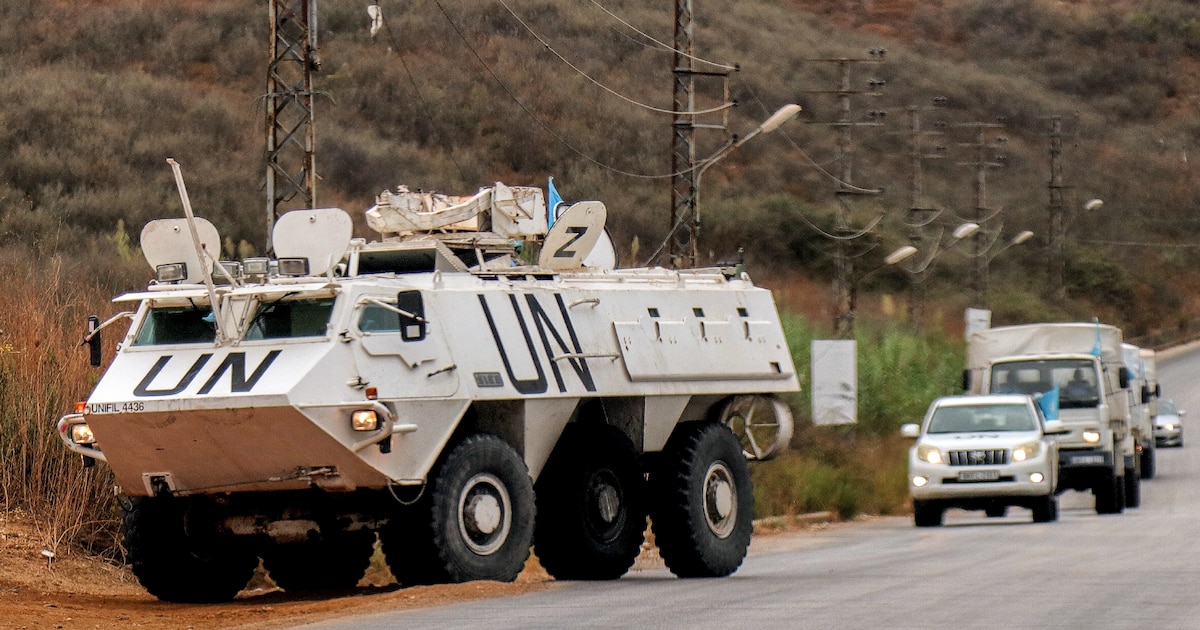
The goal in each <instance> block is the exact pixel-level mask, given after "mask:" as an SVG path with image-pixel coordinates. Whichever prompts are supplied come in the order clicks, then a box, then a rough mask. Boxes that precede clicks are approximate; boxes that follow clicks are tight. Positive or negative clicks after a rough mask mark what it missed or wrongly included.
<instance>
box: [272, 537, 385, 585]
mask: <svg viewBox="0 0 1200 630" xmlns="http://www.w3.org/2000/svg"><path fill="white" fill-rule="evenodd" d="M374 545H375V535H374V534H373V533H372V532H370V531H367V530H362V531H355V532H335V533H332V534H325V535H323V537H322V538H320V539H316V540H310V541H305V542H300V543H287V544H278V543H276V544H272V545H270V546H269V547H267V548H266V549H264V550H263V552H262V559H263V566H264V567H265V568H266V569H267V573H268V574H269V575H270V576H271V579H272V580H273V581H274V582H275V584H276V585H278V586H279V588H282V589H283V590H285V591H287V592H289V593H306V592H314V591H326V590H330V591H338V590H346V589H351V588H354V587H355V586H357V585H358V581H359V580H361V579H362V576H363V574H364V573H366V571H367V567H368V566H369V565H370V564H371V554H372V553H374V552H375V549H374Z"/></svg>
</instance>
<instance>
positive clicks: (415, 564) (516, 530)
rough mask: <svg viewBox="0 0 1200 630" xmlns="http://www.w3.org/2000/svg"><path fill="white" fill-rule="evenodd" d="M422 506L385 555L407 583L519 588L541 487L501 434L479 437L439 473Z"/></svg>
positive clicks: (396, 529)
mask: <svg viewBox="0 0 1200 630" xmlns="http://www.w3.org/2000/svg"><path fill="white" fill-rule="evenodd" d="M425 492H426V494H425V496H423V497H422V499H421V500H420V501H418V502H417V503H416V504H414V505H412V506H410V507H409V509H405V510H401V511H400V512H398V513H397V515H396V517H395V519H396V523H395V524H393V525H389V526H388V528H386V529H385V532H384V539H383V540H384V553H385V555H386V556H387V560H388V566H389V567H390V568H391V569H392V573H393V575H395V576H396V579H397V580H398V581H399V582H400V583H401V584H403V585H406V586H411V585H416V584H437V583H443V582H467V581H470V580H496V581H499V582H511V581H513V580H515V579H516V578H517V574H518V573H520V572H521V569H523V568H524V567H525V560H526V559H528V558H529V548H530V547H531V546H532V544H533V522H534V516H535V506H534V495H533V482H532V481H531V480H530V478H529V471H528V470H527V469H526V468H525V462H524V461H523V460H522V459H521V457H520V456H519V455H517V452H516V451H515V450H513V448H512V447H511V446H509V445H508V444H507V443H505V442H504V441H503V440H501V439H500V438H498V437H496V436H494V435H486V434H480V435H473V436H470V437H468V438H466V439H464V440H463V441H462V442H460V443H459V444H458V446H455V447H454V449H453V450H452V451H451V452H450V454H449V455H448V456H447V457H446V459H445V460H444V461H443V462H442V463H441V464H440V465H439V466H437V467H436V469H435V471H434V473H433V474H432V476H431V478H430V482H429V486H428V487H427V488H426V491H425Z"/></svg>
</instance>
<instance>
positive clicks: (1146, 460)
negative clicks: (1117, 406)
mask: <svg viewBox="0 0 1200 630" xmlns="http://www.w3.org/2000/svg"><path fill="white" fill-rule="evenodd" d="M1121 355H1122V357H1123V360H1124V361H1125V369H1126V370H1127V371H1128V372H1129V391H1130V393H1129V421H1130V428H1131V430H1132V431H1133V446H1134V449H1135V450H1136V452H1137V463H1138V475H1139V476H1140V477H1141V478H1142V479H1153V478H1154V473H1155V468H1156V466H1155V455H1156V454H1157V453H1156V452H1155V449H1154V416H1156V415H1158V399H1157V398H1156V397H1155V394H1154V389H1153V386H1152V383H1154V379H1155V378H1156V377H1155V376H1154V375H1153V370H1154V368H1153V363H1154V351H1153V350H1147V349H1145V348H1139V347H1137V346H1135V345H1133V344H1130V343H1122V344H1121ZM1147 361H1149V362H1150V365H1149V366H1148V365H1147Z"/></svg>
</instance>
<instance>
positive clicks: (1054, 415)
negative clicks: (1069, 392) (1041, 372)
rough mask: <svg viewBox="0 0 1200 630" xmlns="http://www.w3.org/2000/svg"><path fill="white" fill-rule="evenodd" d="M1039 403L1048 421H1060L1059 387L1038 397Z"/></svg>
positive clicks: (1056, 386)
mask: <svg viewBox="0 0 1200 630" xmlns="http://www.w3.org/2000/svg"><path fill="white" fill-rule="evenodd" d="M1037 402H1038V406H1039V407H1041V408H1042V415H1043V416H1046V419H1047V420H1058V385H1055V386H1054V387H1053V388H1051V389H1050V391H1048V392H1046V393H1045V394H1042V395H1041V396H1038V401H1037Z"/></svg>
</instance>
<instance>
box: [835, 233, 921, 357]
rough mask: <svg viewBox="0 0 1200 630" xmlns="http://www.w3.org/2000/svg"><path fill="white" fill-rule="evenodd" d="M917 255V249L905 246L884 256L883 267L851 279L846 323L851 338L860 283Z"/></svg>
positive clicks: (880, 266)
mask: <svg viewBox="0 0 1200 630" xmlns="http://www.w3.org/2000/svg"><path fill="white" fill-rule="evenodd" d="M916 253H917V248H916V247H913V246H912V245H905V246H904V247H901V248H899V249H897V250H895V251H893V252H892V253H890V254H888V255H887V256H884V257H883V264H882V265H879V266H878V267H876V268H874V269H872V270H870V271H868V272H866V273H864V274H861V275H859V276H857V277H855V276H851V278H850V308H849V309H848V310H847V312H846V322H847V324H848V327H847V328H848V330H847V332H848V333H849V336H850V337H853V336H854V317H855V312H856V311H857V310H858V284H859V283H860V282H862V281H863V280H866V279H867V278H869V277H870V276H871V275H873V274H875V273H876V272H877V271H879V270H881V269H885V268H887V267H891V266H893V265H895V264H896V263H899V262H903V261H905V260H908V259H909V258H911V257H912V256H913V254H916Z"/></svg>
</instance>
